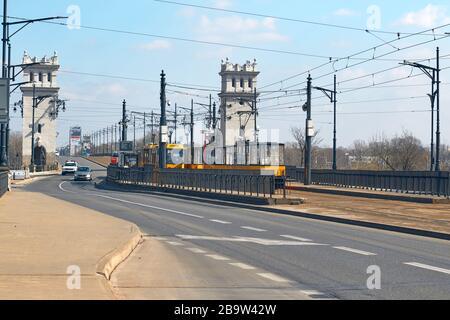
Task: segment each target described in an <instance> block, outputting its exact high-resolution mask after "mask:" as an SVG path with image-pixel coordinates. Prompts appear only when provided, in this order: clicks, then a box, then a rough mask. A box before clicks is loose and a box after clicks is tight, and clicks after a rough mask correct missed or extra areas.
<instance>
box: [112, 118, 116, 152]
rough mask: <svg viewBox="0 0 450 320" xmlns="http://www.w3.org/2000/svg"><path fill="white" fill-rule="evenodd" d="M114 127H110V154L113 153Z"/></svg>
mask: <svg viewBox="0 0 450 320" xmlns="http://www.w3.org/2000/svg"><path fill="white" fill-rule="evenodd" d="M114 145H115V144H114V125H113V124H112V125H111V153H113V152H114V151H115V150H114Z"/></svg>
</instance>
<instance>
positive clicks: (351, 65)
mask: <svg viewBox="0 0 450 320" xmlns="http://www.w3.org/2000/svg"><path fill="white" fill-rule="evenodd" d="M449 25H450V24H443V25H440V26H437V27H435V28H432V29H428V30H425V31H421V32H417V33H413V34H410V35H407V36H406V37H403V38H399V39H394V40H391V41H388V42H384V43H383V44H380V45H377V46H374V47H371V48H369V49H366V50H362V51H359V52H357V53H354V54H351V55H349V56H348V57H347V58H340V59H335V60H334V61H330V62H329V63H326V64H321V65H319V66H318V67H315V68H313V69H318V68H322V67H324V66H326V65H328V64H333V69H334V70H333V72H330V73H327V74H324V75H322V76H319V77H315V78H316V79H318V78H322V77H325V76H328V75H331V74H335V73H337V72H340V71H342V70H346V69H349V68H353V67H355V66H359V65H362V64H364V63H367V62H371V61H376V60H377V59H380V58H382V57H386V56H388V55H391V54H394V53H397V52H400V51H402V50H407V49H411V48H414V47H417V46H420V45H424V44H427V43H431V42H434V41H439V40H442V39H444V38H448V37H449V36H450V34H444V35H443V36H441V37H438V38H436V37H434V38H433V39H431V40H427V41H422V42H419V43H416V44H414V45H410V46H406V47H403V48H397V49H395V50H394V51H389V52H387V53H383V54H380V55H378V56H375V52H376V50H377V49H379V48H381V47H383V46H386V45H390V44H392V43H394V42H396V41H400V40H404V39H406V38H410V37H412V36H417V35H420V34H422V33H424V32H427V31H430V30H436V29H441V28H445V27H447V26H449ZM370 51H373V57H372V58H369V59H365V60H363V61H360V62H357V63H354V64H350V63H349V61H350V58H351V57H355V56H358V55H360V54H363V53H366V52H370ZM341 60H347V65H346V66H345V67H343V68H340V69H339V68H338V69H335V68H334V65H335V64H336V63H337V62H339V61H341ZM410 60H411V59H410ZM412 60H415V61H417V62H420V61H426V60H431V58H426V59H412ZM310 72H311V70H305V71H303V72H301V73H298V74H296V75H294V76H290V77H288V78H286V79H293V78H296V77H298V76H301V75H304V74H307V73H310ZM286 79H282V80H280V81H277V82H274V83H272V84H270V85H267V86H264V87H265V88H267V87H269V86H272V85H275V84H278V83H283V82H285V81H286ZM304 83H306V81H302V82H301V83H297V84H295V85H291V86H288V87H286V88H283V89H290V88H293V87H295V86H298V85H301V84H304Z"/></svg>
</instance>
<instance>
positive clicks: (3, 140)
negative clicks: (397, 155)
mask: <svg viewBox="0 0 450 320" xmlns="http://www.w3.org/2000/svg"><path fill="white" fill-rule="evenodd" d="M7 23H8V1H7V0H3V39H2V45H3V51H2V78H3V79H6V78H7V69H8V67H7V65H6V44H7V38H8V35H7V28H8V25H7ZM7 81H8V82H9V79H8V80H7ZM8 91H9V89H8ZM7 95H8V97H9V92H8V93H7ZM5 103H6V106H5V108H6V109H7V110H8V109H9V98H8V99H6V101H5ZM33 111H34V109H33ZM8 117H9V115H8V112H6V118H7V119H6V122H5V123H0V166H3V167H6V166H7V165H8V153H7V151H6V150H7V145H8V141H7V133H6V130H7V127H8V122H9V120H8ZM33 125H34V124H33ZM33 144H34V142H33ZM33 148H34V147H33ZM32 153H33V151H32ZM32 156H33V154H32Z"/></svg>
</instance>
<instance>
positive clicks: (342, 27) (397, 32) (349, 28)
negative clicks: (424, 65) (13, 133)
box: [153, 0, 437, 36]
mask: <svg viewBox="0 0 450 320" xmlns="http://www.w3.org/2000/svg"><path fill="white" fill-rule="evenodd" d="M153 1H155V2H160V3H167V4H173V5H179V6H185V7H192V8H198V9H206V10H213V11H220V12H228V13H235V14H241V15H248V16H254V17H260V18H271V19H276V20H284V21H290V22H298V23H303V24H311V25H315V26H322V27H330V28H338V29H345V30H352V31H361V32H371V33H380V34H391V35H397V36H399V35H401V34H405V35H408V34H412V33H409V32H399V31H387V30H372V29H364V28H358V27H351V26H344V25H338V24H332V23H324V22H317V21H311V20H304V19H296V18H287V17H281V16H276V15H268V14H262V13H255V12H248V11H239V10H232V9H226V8H218V7H211V6H205V5H197V4H192V3H185V2H178V1H168V0H153ZM435 35H437V34H435V33H430V34H424V36H435Z"/></svg>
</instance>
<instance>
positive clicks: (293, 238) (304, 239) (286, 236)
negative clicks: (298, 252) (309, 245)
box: [280, 234, 312, 242]
mask: <svg viewBox="0 0 450 320" xmlns="http://www.w3.org/2000/svg"><path fill="white" fill-rule="evenodd" d="M280 237H283V238H287V239H292V240H298V241H305V242H311V241H312V240H310V239H306V238H300V237H295V236H290V235H286V234H285V235H281V236H280Z"/></svg>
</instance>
